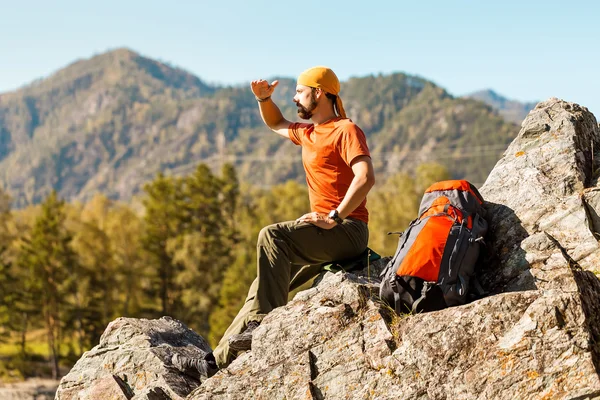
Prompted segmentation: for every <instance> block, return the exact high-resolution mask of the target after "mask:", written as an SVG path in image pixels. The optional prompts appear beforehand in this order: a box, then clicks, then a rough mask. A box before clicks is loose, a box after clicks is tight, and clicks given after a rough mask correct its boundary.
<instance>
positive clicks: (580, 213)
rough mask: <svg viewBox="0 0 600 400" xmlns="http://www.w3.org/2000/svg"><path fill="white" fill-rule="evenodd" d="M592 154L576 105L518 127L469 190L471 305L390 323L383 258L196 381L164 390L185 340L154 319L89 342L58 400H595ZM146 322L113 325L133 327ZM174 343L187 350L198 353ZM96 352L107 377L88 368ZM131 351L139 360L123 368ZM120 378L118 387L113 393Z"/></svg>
mask: <svg viewBox="0 0 600 400" xmlns="http://www.w3.org/2000/svg"><path fill="white" fill-rule="evenodd" d="M598 148H600V129H599V128H598V124H597V122H596V120H595V118H594V116H593V115H592V114H591V113H589V112H588V111H587V109H585V108H583V107H580V106H578V105H576V104H573V103H567V102H564V101H561V100H558V99H550V100H548V101H546V102H543V103H540V104H538V106H537V107H536V108H535V109H534V110H533V111H532V112H531V113H530V114H529V116H528V117H527V118H526V119H525V121H524V122H523V126H522V129H521V131H520V132H519V135H518V137H517V138H516V139H515V141H514V142H513V143H512V144H511V145H510V147H509V148H508V149H507V151H506V153H505V154H504V157H503V158H502V160H500V161H499V162H498V164H497V166H496V168H494V170H493V171H492V173H491V174H490V176H489V178H488V180H487V181H486V183H485V184H484V186H483V187H482V188H481V193H482V194H483V196H484V198H486V200H487V201H488V203H487V204H486V210H487V212H488V219H489V221H490V233H489V235H488V238H487V241H488V250H489V251H488V254H487V256H486V263H485V265H484V268H483V269H482V271H481V274H480V277H479V280H480V281H481V283H482V285H483V287H484V288H485V289H486V290H487V293H488V296H486V297H484V298H482V299H480V300H478V301H475V302H473V303H470V304H467V305H464V306H460V307H452V308H448V309H445V310H441V311H437V312H431V313H425V314H417V315H404V316H397V315H396V314H394V312H393V311H392V310H391V309H390V308H389V307H387V306H386V305H384V304H382V303H381V302H380V301H379V300H378V298H377V293H378V285H379V280H378V272H379V271H380V270H381V269H382V267H383V266H384V265H385V263H386V261H387V259H384V260H380V261H379V262H376V263H374V264H372V265H371V266H370V267H369V268H367V269H365V270H363V271H359V272H356V273H337V274H333V273H326V274H324V275H322V276H321V277H320V279H319V280H318V282H317V283H316V285H315V286H314V287H313V288H311V289H309V290H306V291H303V292H300V293H298V294H297V295H296V297H295V298H294V299H293V300H292V301H291V302H290V303H288V304H287V305H286V306H284V307H280V308H278V309H276V310H274V311H272V312H271V313H270V314H269V315H268V316H267V317H266V318H265V319H264V320H263V322H262V323H261V325H260V326H259V327H258V328H257V329H256V331H255V334H254V337H253V342H252V351H250V352H246V353H244V354H242V355H241V356H240V357H238V358H237V359H236V360H235V361H234V362H233V363H232V364H231V365H230V366H229V367H228V368H226V369H224V370H221V371H220V372H218V373H217V374H216V375H215V376H214V377H212V378H210V379H207V380H206V381H204V382H203V383H202V384H201V385H200V386H197V387H195V386H194V384H193V383H191V382H190V383H189V385H188V386H187V387H186V389H185V390H183V389H181V390H180V389H178V390H175V389H174V386H173V384H170V383H168V382H170V381H171V380H174V379H176V378H175V376H176V374H174V371H173V368H171V367H169V365H168V362H166V361H165V360H168V357H167V353H172V352H173V351H175V350H174V349H177V348H178V346H177V345H174V344H173V343H179V342H178V340H179V339H178V335H183V334H184V332H187V331H184V330H182V329H179V328H177V326H179V325H178V324H177V323H176V322H175V321H172V320H166V321H168V326H164V329H170V331H169V333H168V334H167V333H166V331H163V335H161V337H162V338H168V340H167V339H165V340H164V342H162V345H161V346H156V345H150V344H148V339H144V340H141V341H137V340H129V339H127V340H125V341H123V340H120V339H119V340H117V339H111V341H112V342H114V343H113V344H108V343H104V345H103V342H102V341H101V345H100V346H99V347H97V348H95V349H94V350H92V351H91V352H90V353H92V354H93V357H92V355H90V354H87V353H86V355H84V356H83V357H82V360H85V359H89V361H86V362H82V360H80V362H78V365H76V366H75V368H74V370H73V371H71V373H70V374H69V375H67V377H65V379H63V382H61V387H60V389H59V396H65V393H68V391H69V390H70V392H69V393H71V395H73V394H74V393H90V390H91V389H90V388H91V387H92V386H93V385H100V384H102V385H105V386H102V387H103V388H106V389H102V390H103V391H104V393H109V390H114V392H115V393H117V394H118V395H121V393H123V395H124V396H125V397H123V398H130V396H132V395H134V394H135V396H136V397H137V398H148V399H150V398H163V397H151V396H156V394H155V393H156V390H158V389H160V390H161V394H160V395H161V396H169V397H165V398H178V397H176V396H183V394H184V393H185V392H186V390H188V391H191V390H192V389H194V390H193V391H192V392H191V393H190V394H189V395H188V397H187V398H188V399H190V400H199V399H283V398H285V399H346V398H348V399H515V398H516V399H545V398H548V399H549V398H552V399H587V398H594V397H600V376H599V374H598V371H599V368H600V348H599V343H600V321H599V320H598V319H599V318H600V281H599V280H598V278H597V277H596V275H595V273H596V272H597V271H596V269H597V268H598V267H597V265H598V258H599V257H600V253H599V246H598V241H597V238H598V237H599V236H600V235H599V232H600V217H599V215H600V188H598V187H597V173H596V169H597V168H596V164H595V160H596V159H598V157H597V156H595V155H594V149H598ZM163 320H164V319H161V320H159V321H163ZM155 323H158V322H157V321H144V320H123V319H121V320H117V321H115V322H113V324H128V325H129V324H130V325H132V326H133V325H135V326H137V327H138V328H136V329H138V330H141V331H146V328H144V327H145V326H152V324H155ZM111 330H114V327H111V326H109V328H108V329H107V332H108V333H105V335H104V336H103V338H104V341H106V340H107V338H108V337H111V336H113V334H111V333H110V331H111ZM140 337H144V338H146V337H147V336H144V335H142V336H140ZM202 342H203V341H202ZM186 343H187V344H188V345H189V347H188V348H186V353H187V354H192V353H193V352H196V354H199V355H201V354H204V352H205V351H208V347H207V346H205V345H203V344H199V345H198V349H194V348H193V346H194V344H192V343H191V341H188V342H186ZM126 344H127V345H126ZM157 348H160V349H161V350H160V351H159V352H158V353H156V351H157V350H156V349H157ZM153 349H154V350H153ZM106 352H110V354H111V356H110V358H109V359H107V361H110V363H109V368H106V367H105V366H104V365H105V364H106V361H102V362H100V363H98V362H96V363H95V364H92V359H93V358H96V357H105V356H104V354H105V353H106ZM136 352H139V353H136ZM131 353H136V354H139V355H140V356H143V355H146V357H147V358H146V359H145V360H147V361H144V362H143V363H142V362H134V361H133V358H132V356H131ZM149 353H150V354H149ZM149 361H151V362H149ZM80 363H81V364H80ZM85 365H88V367H85V368H84V366H85ZM91 368H96V369H98V370H101V369H105V371H102V373H100V372H93V371H91V370H89V369H91ZM86 370H87V371H88V372H86V373H83V372H81V371H86ZM75 371H79V372H75ZM132 374H140V375H141V376H147V375H151V376H152V379H148V378H145V379H141V380H136V379H137V378H136V377H134V376H133V375H132ZM167 376H168V377H170V378H169V379H167V378H166V377H167ZM67 378H68V379H67ZM111 379H112V380H111ZM180 379H184V378H180ZM82 380H88V382H87V383H85V384H82V383H81V382H82ZM151 381H152V382H151ZM78 382H79V383H78ZM123 382H125V383H126V385H125V386H126V387H127V388H130V389H131V391H129V392H128V391H127V390H121V392H119V390H117V389H116V387H117V386H118V387H124V385H123ZM133 382H136V383H135V384H134V383H133ZM155 382H159V384H156V383H155ZM78 384H79V386H77V385H78ZM195 385H198V383H197V382H196V383H195ZM84 388H85V390H83V389H84ZM78 391H79V392H78ZM150 391H153V392H152V393H150ZM111 393H112V392H111ZM142 396H145V397H142ZM58 398H68V397H58ZM79 398H84V397H79ZM114 398H119V397H114Z"/></svg>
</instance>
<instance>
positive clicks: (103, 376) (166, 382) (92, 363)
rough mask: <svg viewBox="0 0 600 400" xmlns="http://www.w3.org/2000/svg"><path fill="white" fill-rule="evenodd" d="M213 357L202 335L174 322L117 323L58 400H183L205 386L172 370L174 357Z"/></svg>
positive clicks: (64, 384) (86, 357)
mask: <svg viewBox="0 0 600 400" xmlns="http://www.w3.org/2000/svg"><path fill="white" fill-rule="evenodd" d="M210 351H211V349H210V347H209V345H208V343H207V342H206V341H205V340H204V339H203V338H202V337H201V336H200V335H198V334H197V333H195V332H193V331H192V330H190V329H188V327H186V326H185V325H184V324H183V323H181V322H179V321H176V320H174V319H172V318H169V317H163V318H160V319H157V320H145V319H135V318H118V319H116V320H115V321H113V322H111V323H110V324H109V325H108V327H107V328H106V331H105V332H104V333H103V334H102V337H101V338H100V343H99V344H98V346H96V347H94V348H93V349H92V350H90V351H88V352H86V353H84V354H83V356H82V357H81V358H80V359H79V361H77V363H76V364H75V366H74V367H73V368H72V369H71V371H70V372H69V373H68V374H67V375H65V376H64V377H63V378H62V380H61V381H60V385H59V387H58V391H57V392H56V399H57V400H71V399H73V400H75V399H77V400H88V399H89V400H92V399H106V400H109V399H115V400H117V399H123V400H130V399H132V398H133V399H134V400H142V399H144V400H146V399H147V400H163V399H165V400H166V399H183V398H185V397H186V396H187V395H188V394H189V393H190V392H191V391H192V390H193V389H195V388H196V387H198V385H199V384H200V382H198V381H197V380H196V379H195V378H194V377H190V376H187V375H184V374H181V373H180V372H179V371H178V370H177V369H176V368H175V367H173V365H172V364H171V358H172V356H173V354H175V353H176V352H177V353H180V354H181V355H184V356H187V357H203V356H204V355H205V354H206V353H207V352H210Z"/></svg>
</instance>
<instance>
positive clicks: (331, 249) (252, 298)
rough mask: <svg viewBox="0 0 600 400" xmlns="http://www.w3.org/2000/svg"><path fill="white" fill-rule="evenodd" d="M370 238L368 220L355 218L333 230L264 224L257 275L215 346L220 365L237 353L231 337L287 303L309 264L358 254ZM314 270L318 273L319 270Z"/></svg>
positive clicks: (306, 224)
mask: <svg viewBox="0 0 600 400" xmlns="http://www.w3.org/2000/svg"><path fill="white" fill-rule="evenodd" d="M367 241H368V229H367V227H366V224H365V223H364V222H361V221H354V220H346V221H344V224H342V225H341V226H336V227H334V228H333V229H331V230H324V229H321V228H317V227H316V226H314V225H312V224H308V223H302V222H300V223H299V222H296V221H289V222H282V223H279V224H274V225H269V226H267V227H265V228H263V229H262V230H261V232H260V234H259V238H258V243H257V278H256V279H255V281H254V282H253V283H252V286H251V287H250V290H249V293H248V297H247V298H246V302H245V303H244V306H243V307H242V309H241V310H240V312H239V313H238V315H237V316H236V317H235V319H234V320H233V322H232V323H231V325H230V327H229V328H228V329H227V331H226V332H225V334H224V335H223V338H222V339H221V341H220V342H219V345H218V346H217V348H216V349H215V350H214V355H215V359H216V361H217V365H219V367H220V368H224V367H226V366H227V365H229V363H230V362H231V361H232V360H233V358H234V357H235V355H234V354H233V353H232V352H231V351H230V349H229V343H228V340H229V337H231V336H232V335H235V334H239V333H241V332H243V330H244V329H245V328H246V326H247V324H248V322H250V321H258V322H260V321H261V320H262V318H263V317H264V316H265V315H266V314H267V313H269V312H270V311H271V310H273V309H274V308H277V307H280V306H282V305H285V304H286V303H287V298H288V293H289V288H290V281H291V278H292V277H295V276H296V275H297V274H298V273H299V272H300V271H301V270H302V269H304V266H305V265H317V264H322V263H324V262H326V261H333V260H339V259H346V258H350V257H354V256H356V255H358V254H360V253H362V252H363V251H364V249H365V248H366V246H367ZM311 270H312V271H313V272H314V274H317V273H318V271H319V269H318V268H311ZM302 275H304V274H302ZM313 276H314V275H313ZM295 280H296V279H295Z"/></svg>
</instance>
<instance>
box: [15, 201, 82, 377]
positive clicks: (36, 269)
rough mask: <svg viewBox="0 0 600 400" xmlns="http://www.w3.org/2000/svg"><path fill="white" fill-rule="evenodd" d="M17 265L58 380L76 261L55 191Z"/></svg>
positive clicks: (24, 245) (43, 209) (53, 372)
mask: <svg viewBox="0 0 600 400" xmlns="http://www.w3.org/2000/svg"><path fill="white" fill-rule="evenodd" d="M17 264H18V266H19V268H21V269H23V270H27V271H28V272H29V278H30V281H29V282H30V287H29V290H30V292H31V293H32V295H33V296H32V298H31V301H33V302H34V303H35V305H36V306H37V309H38V312H39V313H40V314H41V315H40V316H41V318H42V320H43V321H44V327H45V330H46V336H47V341H48V348H49V353H50V358H51V365H52V376H53V378H54V379H58V378H59V358H60V344H61V339H62V338H61V328H62V327H61V322H62V317H63V313H64V311H65V310H64V309H63V306H65V298H66V297H67V296H68V294H69V293H70V292H71V290H72V287H73V286H72V284H73V279H72V278H73V277H74V276H75V272H76V271H75V270H76V266H77V262H76V255H75V253H74V251H73V250H72V249H71V234H70V233H69V232H68V231H67V229H66V228H65V212H64V202H63V201H62V200H59V199H58V197H57V195H56V192H54V191H53V192H52V193H51V194H50V195H49V196H48V197H47V198H46V200H45V201H44V202H43V203H42V207H41V214H40V215H39V217H38V218H37V219H36V221H35V225H34V227H33V230H32V232H31V238H30V239H29V240H26V241H25V242H24V244H23V246H22V248H21V252H20V254H19V256H18V258H17Z"/></svg>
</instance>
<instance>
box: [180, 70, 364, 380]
mask: <svg viewBox="0 0 600 400" xmlns="http://www.w3.org/2000/svg"><path fill="white" fill-rule="evenodd" d="M278 83H279V82H278V81H274V82H272V83H271V84H269V83H268V82H267V81H265V80H257V81H253V82H252V84H251V88H252V92H253V93H254V95H255V97H256V100H257V101H258V105H259V108H260V114H261V117H262V119H263V121H264V122H265V124H266V125H267V126H268V127H269V128H270V129H271V130H273V131H274V132H276V133H277V134H279V135H281V136H283V137H285V138H288V139H290V140H291V141H292V142H294V143H295V144H296V145H300V146H302V163H303V165H304V169H305V171H306V182H307V184H308V191H309V198H310V206H311V210H312V212H310V213H308V214H305V215H303V216H301V217H300V218H298V219H297V220H295V221H288V222H282V223H278V224H274V225H270V226H267V227H265V228H263V229H262V230H261V232H260V234H259V237H258V243H257V258H258V262H257V264H258V266H257V278H256V279H255V280H254V282H253V283H252V286H251V287H250V290H249V293H248V297H247V298H246V302H245V304H244V306H243V307H242V309H241V310H240V312H239V313H238V315H237V316H236V317H235V319H234V320H233V322H232V323H231V325H230V326H229V328H228V329H227V331H226V332H225V334H224V335H223V338H222V339H221V341H220V342H219V345H218V346H217V348H216V349H215V350H214V352H213V354H208V355H207V357H206V358H205V359H204V360H190V359H182V358H181V357H178V356H175V357H174V358H173V364H174V365H175V366H177V367H178V368H179V369H181V370H186V369H187V370H189V369H195V370H197V371H198V372H199V374H200V375H201V376H212V375H213V374H214V373H215V372H216V371H217V370H218V368H224V367H226V366H228V365H229V364H230V363H231V361H233V359H234V358H235V357H236V355H237V353H238V352H240V351H245V350H249V349H250V348H251V344H252V332H253V331H254V330H255V329H256V328H257V327H258V326H259V324H260V322H261V320H262V319H263V318H264V316H265V315H266V314H267V313H269V312H270V311H271V310H273V309H274V308H277V307H280V306H283V305H285V304H286V303H287V299H288V294H289V291H290V290H293V289H295V288H297V287H299V286H300V285H302V284H304V283H306V282H308V281H309V280H310V279H312V278H313V277H314V276H316V275H317V274H318V273H319V272H320V271H321V264H323V263H325V262H328V261H335V260H344V259H348V258H353V257H356V256H358V255H360V254H361V253H362V252H364V251H365V249H366V247H367V242H368V237H369V231H368V228H367V223H368V217H369V214H368V212H367V209H366V207H365V203H366V197H367V193H368V192H369V190H370V189H371V187H372V186H373V184H374V183H375V176H374V173H373V165H372V163H371V157H370V153H369V149H368V147H367V142H366V139H365V135H364V133H363V132H362V131H361V130H360V128H359V127H358V126H357V125H355V124H354V123H353V122H352V121H351V120H349V119H347V118H346V113H345V111H344V107H343V104H342V101H341V99H340V97H339V91H340V83H339V80H338V78H337V76H336V75H335V74H334V72H333V71H332V70H331V69H329V68H326V67H314V68H310V69H308V70H306V71H304V72H303V73H302V74H300V76H299V77H298V82H297V86H296V94H295V96H294V98H293V101H294V102H295V103H296V105H297V107H298V115H299V116H300V117H301V118H303V119H310V120H311V121H312V123H310V124H306V123H292V122H290V121H288V120H286V119H285V118H284V117H283V115H282V114H281V111H280V110H279V108H278V107H277V106H276V105H275V103H274V102H273V100H272V99H271V95H272V94H273V91H274V90H275V88H276V87H277V85H278Z"/></svg>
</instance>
